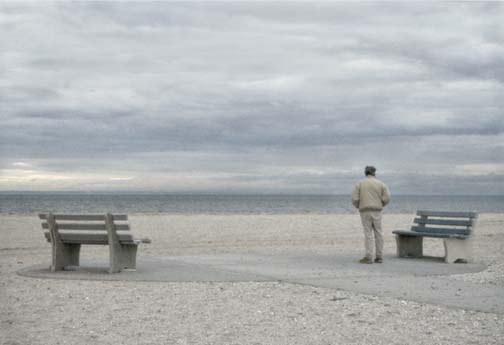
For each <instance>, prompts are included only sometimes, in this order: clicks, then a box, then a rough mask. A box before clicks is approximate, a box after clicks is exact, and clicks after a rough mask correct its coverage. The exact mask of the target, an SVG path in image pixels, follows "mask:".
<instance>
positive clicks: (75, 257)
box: [51, 241, 81, 272]
mask: <svg viewBox="0 0 504 345" xmlns="http://www.w3.org/2000/svg"><path fill="white" fill-rule="evenodd" d="M54 242H55V243H54V244H53V246H52V265H51V272H55V271H61V270H64V269H65V267H66V266H79V256H80V247H81V245H80V244H65V243H61V242H57V241H54Z"/></svg>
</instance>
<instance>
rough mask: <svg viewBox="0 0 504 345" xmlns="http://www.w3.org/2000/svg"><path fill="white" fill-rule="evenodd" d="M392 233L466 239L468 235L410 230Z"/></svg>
mask: <svg viewBox="0 0 504 345" xmlns="http://www.w3.org/2000/svg"><path fill="white" fill-rule="evenodd" d="M392 233H393V234H395V235H402V236H414V237H434V238H460V239H466V238H467V237H468V236H466V235H460V234H441V233H433V232H417V231H408V230H394V231H392Z"/></svg>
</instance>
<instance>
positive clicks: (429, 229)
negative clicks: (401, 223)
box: [411, 226, 470, 235]
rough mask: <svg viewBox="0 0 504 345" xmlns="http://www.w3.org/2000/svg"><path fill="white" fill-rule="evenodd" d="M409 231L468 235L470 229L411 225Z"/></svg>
mask: <svg viewBox="0 0 504 345" xmlns="http://www.w3.org/2000/svg"><path fill="white" fill-rule="evenodd" d="M411 231H415V232H419V233H435V234H448V235H449V234H458V235H469V234H470V231H469V230H468V229H456V228H432V227H424V226H412V227H411Z"/></svg>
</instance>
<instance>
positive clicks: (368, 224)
mask: <svg viewBox="0 0 504 345" xmlns="http://www.w3.org/2000/svg"><path fill="white" fill-rule="evenodd" d="M364 173H365V174H366V178H365V179H363V180H361V181H359V183H357V185H356V186H355V188H354V190H353V193H352V204H353V205H354V206H355V207H356V208H358V209H359V212H360V216H361V220H362V226H363V227H364V244H365V247H366V256H364V257H363V258H362V259H361V260H360V261H359V262H360V263H361V264H372V263H373V242H374V243H375V246H376V258H375V260H374V262H376V263H382V262H383V231H382V213H381V211H382V209H383V207H384V206H385V205H387V204H388V203H389V201H390V191H389V189H388V187H387V186H386V185H385V183H383V182H382V181H380V180H378V179H377V178H376V177H375V175H376V168H375V167H373V166H367V167H366V168H365V170H364Z"/></svg>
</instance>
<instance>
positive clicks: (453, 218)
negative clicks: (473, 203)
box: [411, 210, 478, 236]
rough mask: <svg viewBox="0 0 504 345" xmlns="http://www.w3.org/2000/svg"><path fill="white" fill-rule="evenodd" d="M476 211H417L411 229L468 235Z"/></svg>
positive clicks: (471, 229) (471, 228)
mask: <svg viewBox="0 0 504 345" xmlns="http://www.w3.org/2000/svg"><path fill="white" fill-rule="evenodd" d="M477 219H478V214H477V213H476V212H443V211H423V210H422V211H417V217H415V219H414V221H413V222H414V225H413V226H412V227H411V231H416V232H425V233H431V234H432V233H435V234H444V235H463V236H470V235H471V234H472V232H473V230H474V228H475V227H476V221H477Z"/></svg>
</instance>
